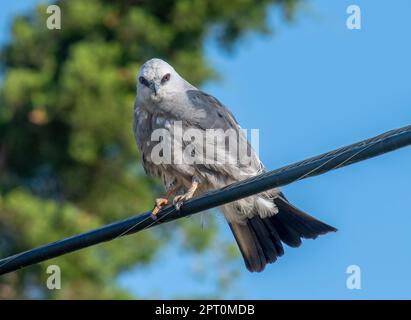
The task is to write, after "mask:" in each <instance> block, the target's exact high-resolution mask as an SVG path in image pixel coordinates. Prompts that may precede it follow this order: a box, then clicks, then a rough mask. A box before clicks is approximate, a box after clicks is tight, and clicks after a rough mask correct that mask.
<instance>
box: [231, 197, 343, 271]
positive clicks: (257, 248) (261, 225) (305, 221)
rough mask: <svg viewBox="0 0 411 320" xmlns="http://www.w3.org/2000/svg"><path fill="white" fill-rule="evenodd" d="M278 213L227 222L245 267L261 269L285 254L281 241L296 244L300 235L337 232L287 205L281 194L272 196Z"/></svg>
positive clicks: (296, 245) (310, 236)
mask: <svg viewBox="0 0 411 320" xmlns="http://www.w3.org/2000/svg"><path fill="white" fill-rule="evenodd" d="M274 203H275V204H276V206H277V208H278V213H277V214H275V215H273V216H271V217H266V218H261V217H260V216H259V215H258V214H255V215H254V216H253V217H252V218H247V219H246V221H245V222H243V223H236V222H229V225H230V228H231V231H232V232H233V234H234V237H235V239H236V241H237V244H238V247H239V248H240V251H241V254H242V256H243V258H244V262H245V265H246V267H247V269H248V270H249V271H251V272H261V271H263V269H264V267H265V265H266V264H267V263H273V262H275V261H276V260H277V257H280V256H282V255H283V254H284V249H283V245H282V242H284V243H285V244H287V245H289V246H290V247H299V246H300V245H301V238H306V239H315V238H317V236H319V235H323V234H326V233H328V232H330V231H337V229H335V228H334V227H331V226H329V225H327V224H325V223H323V222H321V221H319V220H317V219H315V218H314V217H312V216H310V215H308V214H306V213H305V212H303V211H301V210H299V209H297V208H296V207H294V206H293V205H292V204H290V203H289V202H288V201H287V200H286V199H285V198H284V197H283V196H282V194H281V196H279V197H277V198H275V199H274Z"/></svg>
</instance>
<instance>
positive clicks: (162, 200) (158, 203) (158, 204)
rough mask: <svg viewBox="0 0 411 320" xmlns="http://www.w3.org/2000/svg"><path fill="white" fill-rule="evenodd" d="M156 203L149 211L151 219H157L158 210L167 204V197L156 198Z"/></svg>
mask: <svg viewBox="0 0 411 320" xmlns="http://www.w3.org/2000/svg"><path fill="white" fill-rule="evenodd" d="M155 203H156V205H155V206H154V209H153V210H152V211H151V217H152V218H153V220H155V219H157V214H158V213H159V212H160V210H161V209H162V208H163V207H164V206H165V205H167V204H168V199H165V198H158V199H156V200H155Z"/></svg>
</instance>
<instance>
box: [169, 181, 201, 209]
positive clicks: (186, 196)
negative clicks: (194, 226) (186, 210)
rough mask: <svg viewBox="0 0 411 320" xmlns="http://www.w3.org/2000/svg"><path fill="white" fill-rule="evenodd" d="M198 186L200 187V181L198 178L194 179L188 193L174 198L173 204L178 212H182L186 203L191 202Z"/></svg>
mask: <svg viewBox="0 0 411 320" xmlns="http://www.w3.org/2000/svg"><path fill="white" fill-rule="evenodd" d="M198 185H199V181H198V179H197V178H196V177H193V179H192V181H191V186H190V188H189V189H188V191H187V192H186V193H184V194H181V195H178V196H176V197H175V198H174V200H173V204H174V207H175V208H176V209H177V210H180V208H181V206H182V204H183V202H184V201H187V200H190V199H191V198H192V197H193V196H194V193H195V192H196V190H197V188H198Z"/></svg>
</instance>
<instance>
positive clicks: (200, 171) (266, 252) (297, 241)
mask: <svg viewBox="0 0 411 320" xmlns="http://www.w3.org/2000/svg"><path fill="white" fill-rule="evenodd" d="M133 119H134V121H133V131H134V135H135V138H136V142H137V145H138V148H139V150H140V154H141V158H142V162H143V166H144V169H145V171H146V173H148V174H150V175H153V176H157V177H161V178H162V180H163V182H164V186H165V189H166V192H167V193H166V195H165V197H164V198H159V199H156V204H155V207H154V209H153V211H152V213H153V216H155V215H156V214H157V213H158V212H159V210H160V209H161V207H163V206H164V205H166V204H167V203H168V199H169V198H170V197H171V196H172V195H176V196H175V198H174V201H173V202H174V205H175V206H176V208H177V209H178V208H179V207H180V206H181V205H182V203H183V202H184V201H186V200H188V199H190V198H192V197H193V196H196V195H199V194H202V193H204V192H207V191H209V190H212V189H217V188H222V187H224V186H226V185H228V184H231V183H234V182H237V181H240V180H244V179H247V178H251V177H253V176H255V175H259V174H261V173H263V172H264V171H265V169H264V165H263V164H262V162H261V161H260V160H259V159H258V156H257V155H256V153H255V152H254V150H253V149H252V148H251V147H250V145H249V144H248V143H247V138H246V136H245V134H244V132H243V130H242V129H241V128H240V126H239V125H238V123H237V121H236V119H235V118H234V116H233V115H232V113H231V112H230V111H229V110H228V109H227V108H226V107H225V106H223V105H222V104H221V103H220V101H218V100H217V99H216V98H215V97H213V96H211V95H209V94H207V93H204V92H202V91H200V90H198V89H197V88H196V87H194V86H193V85H191V84H190V83H189V82H187V81H186V80H184V79H183V78H182V77H181V76H180V75H179V74H178V73H177V72H176V71H175V70H174V68H173V67H172V66H170V65H169V64H168V63H167V62H165V61H163V60H160V59H151V60H148V61H147V62H145V63H144V64H143V65H142V66H141V68H140V70H139V73H138V79H137V97H136V100H135V105H134V117H133ZM176 124H179V125H180V126H181V127H182V130H183V131H182V132H183V133H182V132H177V130H176V129H175V127H176V126H175V125H176ZM209 129H214V130H222V131H221V132H227V131H230V132H234V133H236V134H237V140H238V142H239V143H241V142H245V143H246V144H247V148H246V149H247V152H248V153H247V154H248V155H249V158H250V161H249V163H246V164H244V163H242V162H241V161H239V160H241V159H234V160H233V153H232V151H231V150H230V148H228V147H227V145H228V142H227V141H226V140H227V139H226V137H224V138H223V141H224V143H223V144H221V143H220V144H219V145H216V148H215V150H214V152H212V154H211V158H213V157H214V159H209V158H210V155H208V156H204V154H205V153H206V152H205V151H204V148H206V147H214V144H215V140H211V142H210V141H207V142H206V143H204V140H202V143H200V142H195V141H194V142H193V139H184V132H187V131H189V130H194V131H195V130H196V132H198V131H199V132H204V133H206V132H208V130H209ZM158 133H162V134H163V135H164V136H163V137H161V138H158V137H154V135H158ZM167 134H168V135H167ZM194 140H195V139H194ZM176 141H177V142H176ZM198 141H201V139H198ZM220 142H221V141H220ZM159 144H161V145H162V148H161V149H162V150H161V151H160V152H157V151H158V146H159ZM190 145H191V152H189V157H190V156H193V157H194V159H195V160H198V161H194V162H193V161H177V160H178V159H177V157H173V156H174V155H175V154H174V152H175V151H176V150H177V149H178V148H182V149H184V148H188V147H190ZM221 145H222V146H221ZM167 149H168V150H167ZM170 150H171V155H172V156H171V157H170ZM154 151H156V152H154ZM166 153H167V157H166ZM156 155H157V156H158V157H160V158H161V159H162V160H164V158H167V159H168V160H170V159H171V161H168V162H167V161H160V162H159V161H158V159H156V157H155V156H156ZM185 155H187V153H185ZM196 155H197V158H196ZM200 156H201V157H202V158H207V157H208V158H207V159H206V160H216V159H217V158H218V156H226V158H225V160H227V159H229V160H231V161H219V160H218V159H220V158H218V159H217V160H216V161H199V160H201V159H199V157H200ZM184 159H186V158H184ZM184 159H183V160H184ZM180 160H181V159H180ZM220 209H221V211H222V212H223V213H224V216H225V218H226V220H227V221H228V224H229V226H230V228H231V231H232V232H233V234H234V237H235V239H236V241H237V244H238V247H239V249H240V252H241V254H242V256H243V258H244V262H245V265H246V267H247V269H248V270H249V271H252V272H255V271H256V272H260V271H262V270H263V269H264V267H265V265H266V264H267V263H273V262H275V261H276V260H277V257H279V256H282V255H283V254H284V249H283V245H282V243H285V244H287V245H289V246H291V247H298V246H300V245H301V238H308V239H315V238H316V237H317V236H318V235H322V234H326V233H328V232H330V231H336V229H335V228H333V227H331V226H329V225H327V224H325V223H323V222H321V221H319V220H317V219H315V218H314V217H312V216H310V215H308V214H306V213H304V212H302V211H301V210H299V209H297V208H296V207H294V206H293V205H292V204H290V203H289V202H288V200H287V199H286V198H285V196H284V194H283V193H282V192H281V191H280V190H279V189H278V188H276V189H273V190H270V191H267V192H263V193H259V194H257V195H254V196H250V197H247V198H244V199H241V200H238V201H235V202H232V203H229V204H225V205H223V206H221V207H220Z"/></svg>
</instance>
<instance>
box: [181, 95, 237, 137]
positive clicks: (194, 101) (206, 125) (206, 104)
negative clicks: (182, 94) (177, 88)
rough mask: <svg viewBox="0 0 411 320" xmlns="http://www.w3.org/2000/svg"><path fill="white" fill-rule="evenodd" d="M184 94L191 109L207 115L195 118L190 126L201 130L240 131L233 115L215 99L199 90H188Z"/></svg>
mask: <svg viewBox="0 0 411 320" xmlns="http://www.w3.org/2000/svg"><path fill="white" fill-rule="evenodd" d="M186 94H187V97H188V100H189V102H190V103H191V105H192V107H194V108H195V109H197V110H199V111H204V113H205V114H206V115H207V116H206V117H202V118H196V120H195V122H194V123H192V125H194V126H196V127H199V128H201V129H203V130H206V129H223V130H228V129H235V130H236V131H241V130H240V126H239V125H238V123H237V121H236V119H235V117H234V116H233V114H232V113H231V112H230V110H228V109H227V108H226V107H225V106H224V105H223V104H222V103H221V102H220V101H219V100H218V99H217V98H215V97H213V96H212V95H209V94H207V93H205V92H203V91H200V90H188V91H186ZM189 122H190V121H189Z"/></svg>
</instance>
